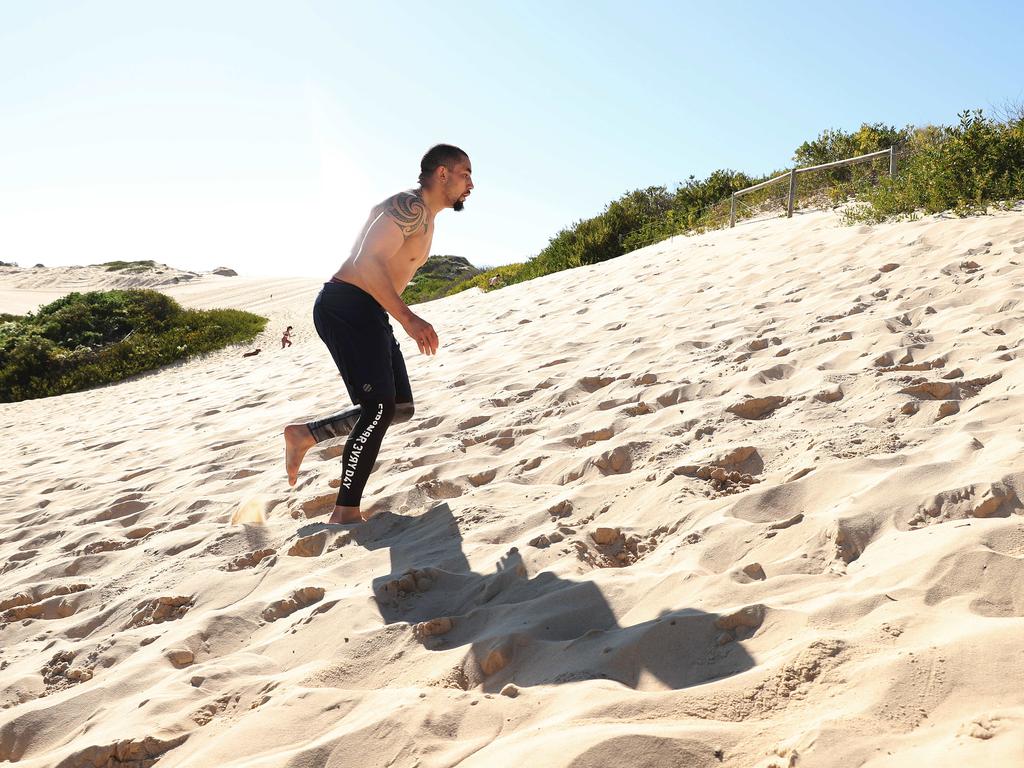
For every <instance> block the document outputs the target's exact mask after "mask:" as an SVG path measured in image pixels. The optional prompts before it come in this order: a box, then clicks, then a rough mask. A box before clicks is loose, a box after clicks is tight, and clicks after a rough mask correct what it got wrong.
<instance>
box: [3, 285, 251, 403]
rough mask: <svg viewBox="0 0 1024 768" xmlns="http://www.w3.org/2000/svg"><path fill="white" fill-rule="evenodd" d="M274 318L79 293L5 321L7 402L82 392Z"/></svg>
mask: <svg viewBox="0 0 1024 768" xmlns="http://www.w3.org/2000/svg"><path fill="white" fill-rule="evenodd" d="M266 322H267V320H266V318H263V317H259V316H258V315H253V314H250V313H249V312H242V311H239V310H234V309H213V310H196V309H183V308H182V307H181V306H180V305H179V304H178V303H177V302H176V301H174V299H172V298H170V297H169V296H166V295H164V294H162V293H158V292H156V291H148V290H125V291H93V292H90V293H72V294H69V295H67V296H65V297H63V298H61V299H58V300H57V301H55V302H53V303H51V304H47V305H46V306H44V307H42V308H40V309H39V311H38V312H36V313H34V314H29V315H26V316H24V317H16V318H14V319H13V320H10V321H7V322H3V323H0V402H15V401H18V400H28V399H32V398H36V397H46V396H48V395H60V394H64V393H66V392H77V391H79V390H82V389H88V388H89V387H94V386H97V385H99V384H107V383H111V382H116V381H120V380H122V379H124V378H126V377H128V376H133V375H135V374H137V373H142V372H144V371H148V370H152V369H154V368H158V367H160V366H164V365H167V364H169V363H173V362H175V361H177V360H183V359H185V358H188V357H191V356H192V355H197V354H202V353H204V352H210V351H213V350H215V349H220V348H221V347H225V346H227V345H229V344H238V343H242V342H246V341H250V340H252V339H253V338H255V337H256V336H257V335H258V334H259V333H260V332H261V331H262V330H263V328H264V326H265V325H266Z"/></svg>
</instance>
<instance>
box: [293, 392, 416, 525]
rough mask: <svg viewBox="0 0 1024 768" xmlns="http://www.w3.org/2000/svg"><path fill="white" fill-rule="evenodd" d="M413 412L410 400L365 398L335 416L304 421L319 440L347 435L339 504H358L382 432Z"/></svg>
mask: <svg viewBox="0 0 1024 768" xmlns="http://www.w3.org/2000/svg"><path fill="white" fill-rule="evenodd" d="M414 412H415V408H414V406H413V404H412V403H400V404H398V405H397V406H396V404H395V401H394V400H391V399H388V400H368V399H367V400H363V401H362V402H361V403H360V404H359V405H356V406H353V407H352V408H347V409H345V410H344V411H342V412H341V413H338V414H335V415H334V416H328V417H327V418H326V419H319V420H317V421H311V422H309V423H308V424H307V425H306V426H307V427H309V431H310V432H312V433H313V438H314V439H315V440H316V441H317V442H318V443H321V442H323V441H325V440H334V439H337V438H339V437H345V436H348V439H347V440H346V441H345V451H344V453H342V457H341V486H340V488H339V489H338V500H337V502H336V503H337V504H338V506H341V507H358V506H359V502H360V500H361V499H362V496H363V489H364V488H365V487H366V481H367V480H368V479H369V477H370V472H371V470H372V469H373V464H374V462H375V461H376V460H377V454H378V453H379V452H380V444H381V441H382V440H383V439H384V433H385V432H387V429H388V427H389V426H390V425H391V424H393V423H394V424H401V423H402V422H405V421H408V420H409V419H411V418H412V416H413V413H414Z"/></svg>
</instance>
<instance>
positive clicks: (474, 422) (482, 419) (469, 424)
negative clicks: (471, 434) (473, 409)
mask: <svg viewBox="0 0 1024 768" xmlns="http://www.w3.org/2000/svg"><path fill="white" fill-rule="evenodd" d="M490 420H491V417H490V416H488V415H484V414H481V415H479V416H470V417H469V418H468V419H465V420H464V421H461V422H459V425H458V427H456V429H458V430H459V431H463V430H466V429H473V427H479V426H480V425H481V424H485V423H486V422H488V421H490Z"/></svg>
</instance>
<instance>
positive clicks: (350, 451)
mask: <svg viewBox="0 0 1024 768" xmlns="http://www.w3.org/2000/svg"><path fill="white" fill-rule="evenodd" d="M472 173H473V169H472V167H471V165H470V162H469V155H467V154H466V153H465V152H463V151H462V150H461V149H459V148H458V147H453V146H451V145H449V144H438V145H437V146H435V147H432V148H431V149H430V150H429V151H428V152H427V153H426V154H425V155H424V156H423V159H422V160H421V161H420V178H419V186H418V187H417V188H416V189H412V190H409V191H406V192H399V193H398V194H396V195H392V196H391V197H389V198H388V199H387V200H385V201H383V202H382V203H380V204H378V205H376V206H374V208H373V209H372V210H371V211H370V215H369V217H368V218H367V220H366V224H365V225H364V226H363V229H362V231H361V232H360V233H359V237H358V238H356V242H355V245H354V246H353V248H352V252H351V254H350V255H349V257H348V259H347V260H346V261H345V263H344V264H342V265H341V268H340V269H339V270H338V271H337V272H336V273H335V274H334V276H333V277H332V278H331V279H330V282H327V283H324V287H323V289H322V290H321V291H320V293H319V295H318V296H317V297H316V301H315V302H314V304H313V324H314V325H315V326H316V332H317V333H318V334H319V335H320V338H321V339H322V340H323V342H324V344H326V345H327V349H328V350H330V353H331V357H333V358H334V362H335V364H336V365H337V366H338V371H339V372H340V373H341V377H342V379H343V380H344V381H345V387H346V388H347V389H348V395H349V398H351V400H352V403H353V407H351V408H347V409H346V410H343V411H341V412H339V413H337V414H335V415H333V416H328V417H327V418H325V419H320V420H318V421H313V422H310V423H308V424H289V425H288V426H287V427H285V429H284V441H285V469H286V471H287V472H288V484H289V485H295V481H296V479H297V477H298V474H299V466H300V465H301V464H302V457H303V456H305V454H306V451H308V450H309V449H310V448H312V447H313V446H314V445H316V444H317V443H320V442H323V441H325V440H332V439H334V438H340V437H347V438H348V439H347V441H346V442H345V450H344V453H343V454H342V472H341V487H340V489H339V491H338V499H337V502H336V504H335V507H334V513H333V514H332V515H331V517H330V520H329V521H328V522H330V523H357V522H361V521H362V520H363V519H364V518H363V516H362V513H361V511H360V508H359V505H360V500H361V498H362V494H363V488H364V487H365V486H366V481H367V479H368V478H369V476H370V470H371V469H373V463H374V461H376V459H377V453H378V451H379V450H380V444H381V440H383V438H384V432H385V431H386V430H387V428H388V426H389V425H390V424H392V423H398V424H400V423H402V422H405V421H408V420H409V419H411V418H412V415H413V412H414V407H413V400H412V388H411V387H410V385H409V375H408V373H407V372H406V370H405V360H404V359H403V357H402V351H401V349H399V347H398V342H397V341H396V340H395V335H394V329H393V328H392V326H391V323H390V322H389V321H388V315H389V314H390V315H391V317H393V318H395V320H397V321H398V322H399V323H400V324H401V326H402V328H403V329H404V330H405V332H406V333H407V334H408V335H409V336H410V337H411V338H412V339H414V340H415V341H416V344H417V346H418V347H419V350H420V352H421V353H423V354H425V355H433V354H435V353H436V352H437V347H438V340H437V334H436V333H435V332H434V328H433V326H431V325H430V323H428V322H427V321H426V320H424V319H423V318H421V317H419V316H417V315H416V314H414V313H413V312H412V310H410V309H409V307H408V306H406V304H405V302H403V301H402V298H401V293H402V291H403V290H404V289H405V287H406V286H407V285H408V284H409V281H410V280H412V277H413V275H414V274H415V273H416V270H417V269H419V268H420V267H421V266H423V264H424V263H425V262H426V261H427V256H428V255H429V254H430V243H431V241H432V240H433V237H434V217H435V216H437V214H438V213H439V212H440V211H442V210H444V209H445V208H452V209H454V210H456V211H461V210H462V208H463V204H464V202H465V200H466V198H467V197H468V196H469V194H470V191H471V190H472V189H473V177H472Z"/></svg>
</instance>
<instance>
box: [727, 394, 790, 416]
mask: <svg viewBox="0 0 1024 768" xmlns="http://www.w3.org/2000/svg"><path fill="white" fill-rule="evenodd" d="M788 402H789V401H788V400H787V399H786V398H785V397H780V396H778V395H770V396H768V397H751V398H748V399H746V400H742V401H740V402H738V403H733V404H732V405H730V406H729V407H728V408H726V409H725V410H727V411H728V412H729V413H732V414H735V415H736V416H739V417H740V418H741V419H751V420H753V419H764V418H767V417H768V416H770V415H771V414H772V413H773V412H774V411H775V410H776V409H777V408H779V407H780V406H783V405H785V404H786V403H788Z"/></svg>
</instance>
